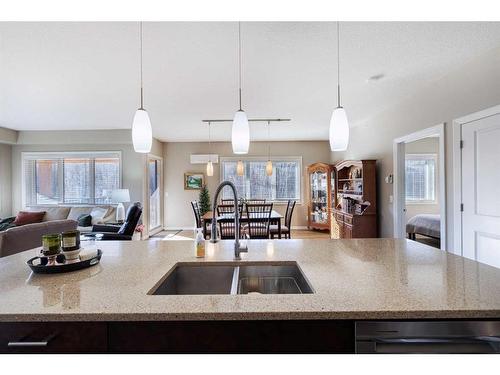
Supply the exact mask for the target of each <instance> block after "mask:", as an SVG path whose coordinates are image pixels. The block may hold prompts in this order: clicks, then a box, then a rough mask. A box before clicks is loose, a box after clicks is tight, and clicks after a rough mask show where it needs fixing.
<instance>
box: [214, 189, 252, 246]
mask: <svg viewBox="0 0 500 375" xmlns="http://www.w3.org/2000/svg"><path fill="white" fill-rule="evenodd" d="M229 201H230V202H231V204H219V205H218V206H217V216H222V215H234V204H233V202H234V201H233V200H232V199H229ZM238 212H239V214H240V218H241V215H242V213H243V204H239V205H238ZM217 223H218V224H219V235H220V238H221V239H222V240H230V239H233V238H234V221H233V220H229V221H227V220H224V221H222V220H218V221H217ZM242 224H243V223H241V224H240V238H245V236H244V231H243V225H242Z"/></svg>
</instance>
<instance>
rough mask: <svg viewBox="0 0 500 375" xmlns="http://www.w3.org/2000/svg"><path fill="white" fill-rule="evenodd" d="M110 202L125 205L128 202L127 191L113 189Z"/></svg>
mask: <svg viewBox="0 0 500 375" xmlns="http://www.w3.org/2000/svg"><path fill="white" fill-rule="evenodd" d="M111 201H112V202H113V203H126V202H130V194H129V192H128V189H115V190H113V193H111Z"/></svg>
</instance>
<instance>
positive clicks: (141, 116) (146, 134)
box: [132, 109, 153, 153]
mask: <svg viewBox="0 0 500 375" xmlns="http://www.w3.org/2000/svg"><path fill="white" fill-rule="evenodd" d="M132 143H133V144H134V150H135V152H140V153H148V152H150V151H151V145H152V143H153V132H152V130H151V121H150V120H149V115H148V113H147V112H146V110H144V109H138V110H137V111H136V112H135V116H134V122H133V124H132Z"/></svg>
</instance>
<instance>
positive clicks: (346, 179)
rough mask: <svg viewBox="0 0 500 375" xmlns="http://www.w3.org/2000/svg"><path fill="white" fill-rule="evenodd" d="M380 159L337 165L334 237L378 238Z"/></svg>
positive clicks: (346, 161) (333, 206)
mask: <svg viewBox="0 0 500 375" xmlns="http://www.w3.org/2000/svg"><path fill="white" fill-rule="evenodd" d="M375 164H376V160H345V161H341V162H339V163H337V164H335V174H336V179H335V183H336V185H335V186H334V188H333V189H334V191H335V193H334V201H333V202H332V212H331V218H330V219H331V220H330V236H331V238H375V237H377V236H378V234H377V233H378V232H377V181H376V165H375Z"/></svg>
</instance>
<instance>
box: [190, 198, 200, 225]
mask: <svg viewBox="0 0 500 375" xmlns="http://www.w3.org/2000/svg"><path fill="white" fill-rule="evenodd" d="M191 207H192V208H193V212H194V218H195V220H196V228H201V226H202V223H201V215H200V207H199V206H198V201H192V202H191Z"/></svg>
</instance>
